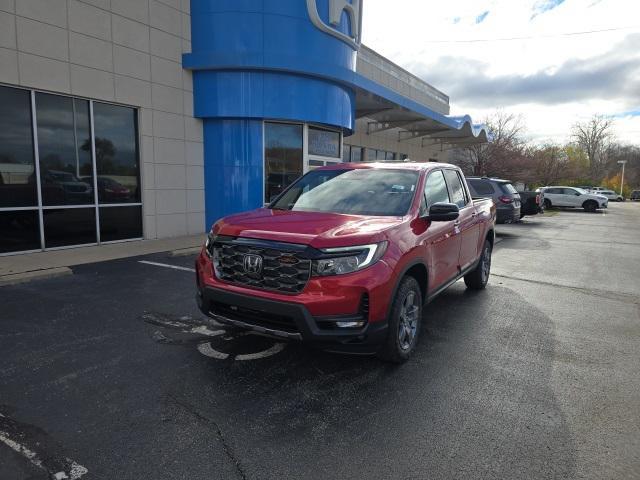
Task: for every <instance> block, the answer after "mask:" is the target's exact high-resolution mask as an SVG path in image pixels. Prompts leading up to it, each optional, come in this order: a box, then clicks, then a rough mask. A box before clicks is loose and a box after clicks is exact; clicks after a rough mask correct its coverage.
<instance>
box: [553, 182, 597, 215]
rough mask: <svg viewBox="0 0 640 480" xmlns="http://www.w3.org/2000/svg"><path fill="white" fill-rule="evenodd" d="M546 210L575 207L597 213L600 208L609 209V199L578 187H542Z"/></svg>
mask: <svg viewBox="0 0 640 480" xmlns="http://www.w3.org/2000/svg"><path fill="white" fill-rule="evenodd" d="M540 191H541V192H543V193H544V208H551V207H573V208H584V209H585V211H587V212H595V211H596V210H598V209H599V208H607V206H608V204H609V199H608V198H607V197H605V196H604V195H600V194H596V193H588V192H587V191H586V190H583V189H581V188H577V187H542V188H541V189H540Z"/></svg>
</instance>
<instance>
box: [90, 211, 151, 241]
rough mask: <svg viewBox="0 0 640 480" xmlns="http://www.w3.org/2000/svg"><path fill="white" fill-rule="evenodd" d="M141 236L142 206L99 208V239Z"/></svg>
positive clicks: (107, 239)
mask: <svg viewBox="0 0 640 480" xmlns="http://www.w3.org/2000/svg"><path fill="white" fill-rule="evenodd" d="M141 237H142V207H136V206H133V207H102V208H100V241H101V242H112V241H114V240H126V239H128V238H141Z"/></svg>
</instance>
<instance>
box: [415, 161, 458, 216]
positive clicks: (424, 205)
mask: <svg viewBox="0 0 640 480" xmlns="http://www.w3.org/2000/svg"><path fill="white" fill-rule="evenodd" d="M435 173H440V175H442V179H443V180H444V188H446V190H447V196H448V197H449V202H451V192H450V191H449V185H448V184H447V178H446V177H445V175H444V169H442V168H436V169H433V170H431V171H430V172H429V173H427V175H426V176H425V177H424V186H423V187H422V200H421V201H420V213H421V215H423V214H425V215H426V214H427V213H428V212H429V208H431V207H430V206H429V203H428V202H427V183H428V182H429V177H431V175H433V174H435ZM436 203H438V202H436Z"/></svg>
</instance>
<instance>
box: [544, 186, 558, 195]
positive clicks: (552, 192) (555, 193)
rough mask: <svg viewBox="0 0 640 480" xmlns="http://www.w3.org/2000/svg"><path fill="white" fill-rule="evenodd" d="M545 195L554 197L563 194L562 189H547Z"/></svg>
mask: <svg viewBox="0 0 640 480" xmlns="http://www.w3.org/2000/svg"><path fill="white" fill-rule="evenodd" d="M544 193H550V194H552V195H557V194H559V193H560V194H561V193H562V189H561V188H547V189H546V190H545V191H544Z"/></svg>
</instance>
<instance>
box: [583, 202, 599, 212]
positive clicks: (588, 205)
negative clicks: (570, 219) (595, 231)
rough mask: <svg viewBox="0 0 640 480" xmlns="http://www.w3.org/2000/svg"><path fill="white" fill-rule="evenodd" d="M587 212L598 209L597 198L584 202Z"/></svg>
mask: <svg viewBox="0 0 640 480" xmlns="http://www.w3.org/2000/svg"><path fill="white" fill-rule="evenodd" d="M582 208H584V211H585V212H591V213H593V212H595V211H596V210H597V209H598V203H597V202H596V201H595V200H587V201H586V202H584V203H583V204H582Z"/></svg>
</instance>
